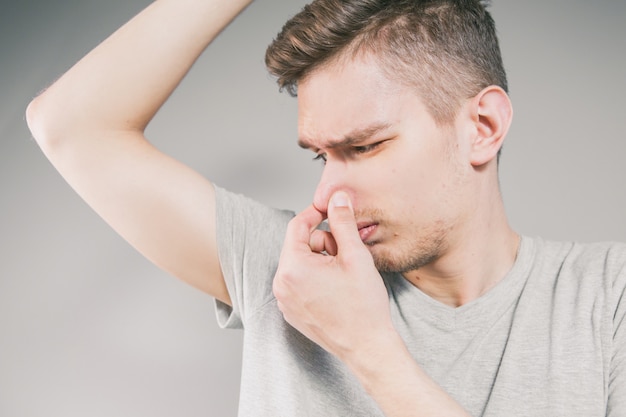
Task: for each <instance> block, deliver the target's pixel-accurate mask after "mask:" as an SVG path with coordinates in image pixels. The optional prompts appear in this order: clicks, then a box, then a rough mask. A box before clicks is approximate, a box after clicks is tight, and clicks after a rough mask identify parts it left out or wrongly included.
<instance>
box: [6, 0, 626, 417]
mask: <svg viewBox="0 0 626 417" xmlns="http://www.w3.org/2000/svg"><path fill="white" fill-rule="evenodd" d="M7 3H8V2H3V4H2V9H1V12H0V60H1V61H0V93H1V96H0V97H1V98H0V133H1V135H2V136H1V141H0V190H1V195H0V213H1V216H0V236H1V240H0V249H1V250H0V253H1V255H0V256H1V257H2V260H1V262H0V416H3V417H4V416H7V417H9V416H20V417H35V416H36V417H39V416H41V417H43V416H46V417H47V416H64V417H73V416H81V417H83V416H91V417H98V416H151V417H161V416H186V417H193V416H220V417H221V416H233V415H235V413H236V408H237V398H238V384H239V372H240V361H241V358H240V355H241V339H242V334H241V333H240V332H237V331H221V330H219V329H218V328H217V325H216V324H215V319H214V316H213V302H212V300H211V299H210V298H209V297H207V296H205V295H203V294H201V293H200V292H198V291H196V290H193V289H192V288H191V287H188V286H187V285H185V284H183V283H181V282H179V281H178V280H176V279H173V278H171V277H170V276H168V275H167V274H165V273H163V272H161V271H159V270H158V269H157V268H156V267H154V266H152V265H151V264H150V263H148V262H147V261H146V260H144V259H143V258H142V257H141V256H140V255H139V254H137V253H136V252H135V251H134V250H133V249H132V248H130V247H129V245H127V244H126V243H125V242H124V241H123V240H122V239H120V238H119V237H117V235H116V234H115V233H114V232H113V231H112V230H111V229H110V228H109V227H108V226H107V225H106V224H104V222H102V221H101V220H100V219H99V218H98V217H97V216H96V215H95V214H94V213H92V212H91V210H90V209H89V208H88V207H87V205H86V204H85V203H83V202H82V201H81V200H80V199H79V198H78V197H77V196H76V195H75V194H74V192H73V191H72V190H71V189H70V188H69V187H68V186H67V184H66V183H65V182H64V181H63V179H62V178H61V177H60V176H59V175H58V174H57V173H56V171H55V170H54V169H53V168H52V167H51V165H50V164H49V163H48V161H47V160H46V159H45V158H44V156H43V155H42V154H41V152H40V151H39V149H38V147H37V145H36V144H35V142H34V141H33V140H32V139H31V137H30V134H29V132H28V130H27V128H26V124H25V121H24V116H23V115H24V110H25V108H26V106H27V104H28V102H29V101H30V99H31V98H32V97H33V96H34V95H35V94H36V93H37V92H38V91H39V90H41V89H42V88H44V87H45V86H46V85H48V84H49V83H50V82H52V81H53V80H54V79H55V78H57V77H58V76H59V75H60V74H61V73H62V72H64V71H65V70H66V69H67V68H68V67H69V66H71V65H72V64H73V63H74V62H75V61H77V60H78V59H79V58H80V57H81V56H82V55H84V54H85V53H86V52H88V51H89V50H90V49H91V48H93V47H94V46H96V45H97V44H98V43H99V42H100V41H101V40H102V39H104V38H105V37H106V36H107V35H108V34H109V33H111V32H112V31H113V30H115V29H116V28H117V27H119V26H120V25H121V24H123V23H124V22H125V21H126V20H128V19H129V18H130V17H132V16H133V15H134V14H135V13H136V12H138V11H139V10H140V9H142V8H143V7H145V6H146V5H147V4H148V3H149V1H148V0H107V1H102V0H24V1H13V2H10V3H8V4H7ZM493 3H494V5H493V7H492V13H493V15H494V17H495V19H496V22H497V24H498V29H499V34H500V39H501V47H502V49H503V55H504V62H505V66H506V68H507V70H508V74H509V81H510V87H511V88H510V89H511V97H512V100H513V104H514V108H515V118H514V123H513V127H512V129H511V131H510V134H509V137H508V139H507V141H506V144H505V148H504V153H503V156H502V160H501V168H500V171H501V183H502V189H503V194H504V200H505V203H506V206H507V208H508V212H509V216H510V220H511V222H512V224H513V226H514V227H515V228H516V230H517V231H519V232H520V233H523V234H526V235H531V236H535V235H541V236H544V237H546V238H549V239H566V240H579V241H595V240H621V241H626V222H625V221H624V206H625V205H626V204H625V203H626V191H625V190H624V178H626V164H624V156H625V151H626V146H625V139H626V137H625V133H624V132H626V123H625V119H626V116H625V113H626V105H625V104H624V98H625V97H626V25H624V21H625V20H624V19H625V18H626V1H624V0H596V1H593V2H590V1H583V0H559V1H545V0H542V1H537V0H535V1H519V0H494V1H493ZM303 4H304V2H303V1H301V0H298V1H294V0H288V1H286V0H285V1H279V0H258V1H257V2H256V3H255V4H253V5H252V6H251V7H250V8H249V9H248V10H246V11H245V13H243V14H242V15H241V16H240V17H239V18H238V19H237V20H236V21H235V23H234V24H233V25H231V26H230V27H229V28H228V29H227V30H226V31H225V32H224V33H223V34H222V35H221V36H220V37H219V38H218V39H217V41H216V42H214V44H213V45H211V46H210V47H209V49H208V50H207V51H206V53H205V54H204V55H203V56H202V57H201V59H200V60H199V62H198V63H197V65H196V66H195V67H194V68H193V69H192V71H191V73H190V74H189V76H188V77H187V78H186V79H185V81H184V82H183V83H182V85H181V86H180V88H179V89H178V90H177V91H176V92H175V93H174V95H173V96H172V97H171V99H170V100H169V101H168V102H167V103H166V105H165V106H164V107H163V109H162V110H161V111H160V112H159V114H158V115H157V117H156V118H155V120H154V121H153V123H152V124H151V125H150V127H149V129H148V132H147V134H148V137H149V138H150V139H151V140H152V141H153V142H154V143H155V144H156V145H157V146H158V147H160V148H161V149H163V150H164V151H165V152H168V153H170V154H172V155H173V156H175V157H177V158H179V159H180V160H182V161H184V162H185V163H187V164H189V165H191V166H192V167H194V168H195V169H196V170H198V171H200V172H201V173H202V174H204V175H206V176H207V177H208V178H210V179H212V180H213V181H214V182H216V183H217V184H219V185H221V186H223V187H226V188H228V189H231V190H233V191H237V192H241V193H244V194H247V195H249V196H251V197H253V198H255V199H257V200H260V201H262V202H264V203H267V204H269V205H272V206H278V207H281V208H291V209H293V210H296V211H298V210H301V209H302V208H304V207H305V206H306V205H307V204H308V203H309V201H310V200H311V196H312V194H313V190H314V187H315V184H316V180H317V178H318V175H319V173H320V172H321V165H319V164H318V163H314V162H311V156H312V155H311V154H309V153H308V152H305V151H302V150H300V149H299V148H298V147H297V146H296V144H295V142H296V102H295V100H294V99H292V98H290V97H288V96H287V95H286V94H279V93H278V91H277V88H276V86H275V84H274V80H272V79H271V78H270V77H269V76H268V75H267V74H266V72H265V69H264V64H263V56H264V52H265V47H266V46H267V44H268V43H269V42H270V41H271V39H272V38H273V37H274V36H275V34H276V33H277V32H278V30H279V29H280V27H281V25H282V23H284V21H285V20H286V19H287V18H288V17H290V16H292V15H293V14H295V13H296V12H297V11H298V10H299V9H300V8H301V7H302V5H303ZM163 30H167V27H164V28H163ZM110 65H115V63H114V62H112V63H111V64H110ZM417 192H419V190H417Z"/></svg>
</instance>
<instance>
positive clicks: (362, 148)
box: [352, 140, 386, 154]
mask: <svg viewBox="0 0 626 417" xmlns="http://www.w3.org/2000/svg"><path fill="white" fill-rule="evenodd" d="M384 142H386V141H384V140H383V141H380V142H374V143H372V144H369V145H361V146H353V147H352V152H354V153H356V154H365V153H368V152H371V151H373V150H374V149H376V148H377V147H378V146H380V145H381V144H383V143H384Z"/></svg>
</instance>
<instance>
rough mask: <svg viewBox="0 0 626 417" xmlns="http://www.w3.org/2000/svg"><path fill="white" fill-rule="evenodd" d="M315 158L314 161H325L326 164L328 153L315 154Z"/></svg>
mask: <svg viewBox="0 0 626 417" xmlns="http://www.w3.org/2000/svg"><path fill="white" fill-rule="evenodd" d="M313 160H314V161H322V162H324V164H326V154H325V153H319V154H317V155H315V157H314V158H313Z"/></svg>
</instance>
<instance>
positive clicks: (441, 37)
mask: <svg viewBox="0 0 626 417" xmlns="http://www.w3.org/2000/svg"><path fill="white" fill-rule="evenodd" d="M485 7H486V4H485V2H484V1H480V0H315V1H313V2H312V3H311V4H309V5H307V6H305V7H304V9H303V10H302V11H301V12H300V13H298V14H297V15H296V16H294V17H293V18H292V19H290V20H289V21H288V22H287V23H286V24H285V26H284V27H283V29H282V30H281V32H280V33H279V34H278V36H277V37H276V39H275V40H274V41H273V42H272V44H271V45H270V46H269V47H268V49H267V53H266V55H265V62H266V65H267V67H268V70H269V71H270V73H271V74H273V75H274V76H276V77H277V78H278V80H277V82H278V85H279V86H280V88H281V89H286V90H287V91H288V92H289V93H290V94H292V95H294V96H295V95H296V94H297V85H298V82H299V81H301V80H303V79H304V78H305V77H306V76H307V75H309V74H311V72H312V71H313V70H315V69H316V68H319V67H320V66H321V65H324V64H327V63H329V62H331V61H333V60H335V59H337V58H338V57H340V56H348V57H355V56H357V55H358V54H365V55H369V56H372V57H373V58H374V59H375V60H377V62H378V63H379V64H380V66H381V68H382V69H383V70H385V71H387V73H388V75H389V76H390V77H392V78H393V79H397V80H399V81H401V82H403V83H405V84H407V85H408V86H413V87H416V88H417V89H418V92H419V93H420V94H421V97H422V99H423V100H424V102H425V104H426V105H427V107H428V109H429V111H430V113H431V115H432V116H433V117H434V118H435V120H436V121H437V122H438V123H447V122H450V121H452V120H453V119H454V117H455V115H456V112H457V110H458V107H459V104H460V100H463V99H467V98H471V97H473V96H474V95H476V94H477V93H478V92H479V91H480V90H482V89H483V88H485V87H487V86H489V85H498V86H500V87H502V88H503V89H504V90H505V91H507V90H508V87H507V80H506V73H505V71H504V67H503V64H502V57H501V54H500V47H499V45H498V39H497V37H496V30H495V23H494V21H493V18H492V17H491V15H490V14H489V12H488V11H487V10H486V9H485Z"/></svg>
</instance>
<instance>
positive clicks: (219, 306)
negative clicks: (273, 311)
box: [215, 186, 294, 328]
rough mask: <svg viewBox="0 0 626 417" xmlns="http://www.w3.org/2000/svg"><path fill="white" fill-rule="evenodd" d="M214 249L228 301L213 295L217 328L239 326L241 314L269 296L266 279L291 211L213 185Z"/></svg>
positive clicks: (271, 276)
mask: <svg viewBox="0 0 626 417" xmlns="http://www.w3.org/2000/svg"><path fill="white" fill-rule="evenodd" d="M215 197H216V234H217V250H218V255H219V259H220V265H221V267H222V273H223V275H224V280H225V281H226V287H227V288H228V293H229V295H230V299H231V302H232V304H233V306H232V307H231V306H228V305H227V304H224V303H222V302H220V301H219V300H215V308H216V315H217V322H218V324H219V326H220V327H222V328H244V327H245V324H246V318H247V317H249V316H250V315H252V314H254V312H255V311H256V310H257V309H259V308H260V307H262V306H263V305H265V304H266V303H267V302H269V301H271V300H273V298H274V296H273V293H272V281H273V279H274V275H275V273H276V268H277V266H278V259H279V257H280V252H281V249H282V245H283V241H284V238H285V232H286V229H287V224H288V223H289V220H291V219H292V218H293V216H294V213H293V212H291V211H286V210H277V209H273V208H270V207H267V206H265V205H263V204H260V203H258V202H256V201H254V200H251V199H249V198H247V197H244V196H242V195H239V194H235V193H232V192H229V191H226V190H224V189H223V188H220V187H217V186H216V187H215Z"/></svg>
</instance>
